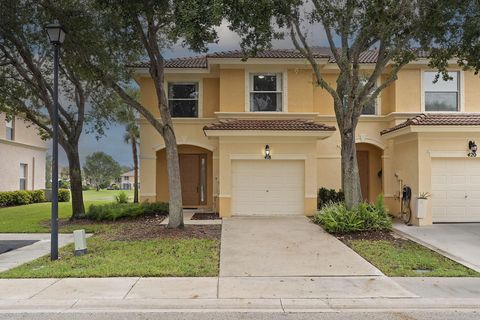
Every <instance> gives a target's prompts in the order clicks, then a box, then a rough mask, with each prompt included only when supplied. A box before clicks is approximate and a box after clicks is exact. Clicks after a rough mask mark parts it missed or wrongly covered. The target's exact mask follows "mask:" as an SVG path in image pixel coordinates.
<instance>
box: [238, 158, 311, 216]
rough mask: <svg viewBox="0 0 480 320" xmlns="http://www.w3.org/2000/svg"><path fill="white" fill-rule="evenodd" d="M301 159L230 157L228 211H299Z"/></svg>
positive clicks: (274, 212)
mask: <svg viewBox="0 0 480 320" xmlns="http://www.w3.org/2000/svg"><path fill="white" fill-rule="evenodd" d="M304 196H305V193H304V162H303V161H281V160H278V161H277V160H269V161H265V160H261V161H257V160H234V161H232V214H234V215H235V214H237V215H275V214H303V213H304V210H303V206H304Z"/></svg>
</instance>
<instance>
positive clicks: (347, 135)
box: [340, 124, 362, 209]
mask: <svg viewBox="0 0 480 320" xmlns="http://www.w3.org/2000/svg"><path fill="white" fill-rule="evenodd" d="M340 136H341V141H342V151H341V155H342V190H343V192H344V194H345V204H346V206H347V208H348V209H352V208H354V207H356V206H358V205H359V204H360V202H361V201H362V189H361V186H360V175H359V172H358V163H357V148H356V145H355V128H354V126H353V125H351V124H348V125H346V126H344V127H343V129H342V130H341V131H340Z"/></svg>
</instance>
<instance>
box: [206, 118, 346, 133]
mask: <svg viewBox="0 0 480 320" xmlns="http://www.w3.org/2000/svg"><path fill="white" fill-rule="evenodd" d="M203 130H274V131H335V130H336V129H335V127H331V126H327V125H325V124H321V123H316V122H314V121H311V120H300V119H298V120H234V119H231V120H220V121H219V122H215V123H212V124H209V125H206V126H204V127H203Z"/></svg>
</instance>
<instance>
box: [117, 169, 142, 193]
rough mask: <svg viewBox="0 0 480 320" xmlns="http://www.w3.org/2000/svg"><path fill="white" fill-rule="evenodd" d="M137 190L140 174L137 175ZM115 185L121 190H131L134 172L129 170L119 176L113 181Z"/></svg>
mask: <svg viewBox="0 0 480 320" xmlns="http://www.w3.org/2000/svg"><path fill="white" fill-rule="evenodd" d="M138 174H139V176H138V188H139V189H140V172H139V173H138ZM115 184H117V186H118V187H119V188H120V189H121V190H133V189H134V185H135V177H134V170H130V171H127V172H124V173H122V174H121V176H120V178H118V179H117V180H116V181H115Z"/></svg>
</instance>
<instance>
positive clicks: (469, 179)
mask: <svg viewBox="0 0 480 320" xmlns="http://www.w3.org/2000/svg"><path fill="white" fill-rule="evenodd" d="M431 175H432V177H431V179H432V180H431V181H432V220H433V222H480V159H476V158H436V159H432V171H431Z"/></svg>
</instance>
